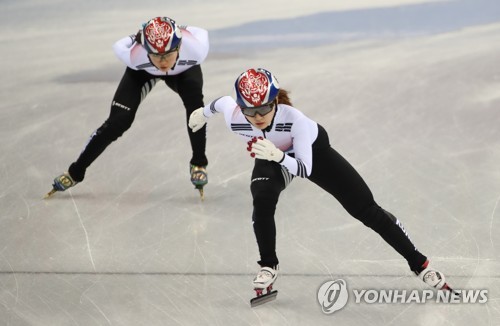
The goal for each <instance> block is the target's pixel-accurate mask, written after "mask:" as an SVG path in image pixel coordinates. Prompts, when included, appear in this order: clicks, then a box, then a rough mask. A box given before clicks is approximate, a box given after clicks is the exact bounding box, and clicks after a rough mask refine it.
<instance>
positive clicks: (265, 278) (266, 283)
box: [250, 266, 278, 307]
mask: <svg viewBox="0 0 500 326" xmlns="http://www.w3.org/2000/svg"><path fill="white" fill-rule="evenodd" d="M277 277H278V267H277V266H276V269H274V268H271V267H262V268H261V269H260V271H259V273H258V274H257V276H256V277H255V278H254V279H253V287H254V291H255V294H256V297H255V298H253V299H251V300H250V305H251V306H252V307H255V306H258V305H261V304H263V303H266V302H269V301H272V300H274V299H276V296H277V295H278V291H277V290H275V291H273V284H274V282H275V281H276V278H277ZM264 290H265V291H266V293H264Z"/></svg>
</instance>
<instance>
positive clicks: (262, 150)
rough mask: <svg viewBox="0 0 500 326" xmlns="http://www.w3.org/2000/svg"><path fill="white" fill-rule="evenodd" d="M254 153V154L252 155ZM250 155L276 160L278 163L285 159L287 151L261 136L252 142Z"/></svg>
mask: <svg viewBox="0 0 500 326" xmlns="http://www.w3.org/2000/svg"><path fill="white" fill-rule="evenodd" d="M252 153H253V154H254V155H252ZM250 155H251V156H252V157H255V158H259V159H261V160H268V161H275V162H278V163H280V162H281V161H283V159H284V158H285V153H283V152H282V151H281V150H280V149H279V148H277V147H276V146H274V144H273V143H272V142H270V141H269V140H267V139H260V138H259V139H257V141H255V142H253V143H252V145H251V154H250Z"/></svg>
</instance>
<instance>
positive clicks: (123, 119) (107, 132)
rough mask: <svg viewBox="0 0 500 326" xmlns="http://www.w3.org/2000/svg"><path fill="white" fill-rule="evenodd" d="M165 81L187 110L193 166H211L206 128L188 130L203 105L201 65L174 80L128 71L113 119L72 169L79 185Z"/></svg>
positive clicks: (115, 99) (113, 107)
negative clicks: (145, 101) (143, 103)
mask: <svg viewBox="0 0 500 326" xmlns="http://www.w3.org/2000/svg"><path fill="white" fill-rule="evenodd" d="M159 80H163V81H164V82H165V83H166V84H167V86H168V87H169V88H170V89H172V90H173V91H174V92H176V93H178V94H179V96H180V98H181V99H182V102H183V104H184V107H185V108H186V129H187V131H188V134H189V140H190V143H191V149H192V157H191V160H190V163H191V164H194V165H198V166H203V165H207V164H208V160H207V157H206V155H205V146H206V126H204V127H203V128H202V129H201V130H199V131H197V132H196V133H193V132H192V131H191V129H190V128H189V127H188V126H187V121H188V120H189V116H190V114H191V113H192V112H193V111H194V110H196V109H197V108H199V107H202V106H204V104H203V91H202V88H203V75H202V72H201V67H200V66H199V65H196V66H193V67H191V68H190V69H188V70H186V71H185V72H183V73H181V74H178V75H174V76H163V77H159V76H153V75H150V74H148V73H147V72H145V71H141V70H139V71H138V70H133V69H131V68H128V67H127V69H126V70H125V73H124V74H123V77H122V79H121V81H120V84H119V85H118V88H117V90H116V93H115V96H114V97H113V101H112V102H111V111H110V113H109V117H108V118H107V119H106V121H105V122H104V123H103V124H102V126H100V127H99V128H98V129H97V130H96V131H95V132H94V133H93V134H92V135H91V137H90V140H89V142H88V143H87V145H86V146H85V148H84V150H83V152H82V153H81V154H80V156H79V157H78V159H77V160H76V162H74V163H72V164H71V165H70V167H69V173H70V175H71V176H72V177H73V179H75V180H76V181H82V180H83V179H84V177H85V171H86V170H87V168H88V167H89V166H90V165H91V164H92V162H94V160H95V159H96V158H97V157H98V156H99V155H101V153H102V152H104V150H105V149H106V147H108V145H109V144H111V143H112V142H113V141H115V140H116V139H118V137H120V136H121V135H123V133H124V132H125V131H127V130H128V129H129V128H130V126H131V125H132V123H133V122H134V118H135V114H136V113H137V110H138V108H139V105H140V103H141V102H142V100H144V98H145V97H146V96H147V94H148V93H149V92H150V91H151V90H152V88H153V87H154V86H155V84H156V82H157V81H159Z"/></svg>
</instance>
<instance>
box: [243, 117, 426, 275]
mask: <svg viewBox="0 0 500 326" xmlns="http://www.w3.org/2000/svg"><path fill="white" fill-rule="evenodd" d="M318 128H319V133H318V138H317V139H316V141H315V142H314V144H313V168H312V173H311V175H310V176H309V180H311V181H312V182H314V183H315V184H317V185H318V186H319V187H321V188H322V189H324V190H325V191H327V192H328V193H330V194H331V195H332V196H334V197H335V198H336V199H337V200H338V201H339V202H340V204H341V205H342V206H343V207H344V208H345V209H346V211H347V212H348V213H349V214H351V215H352V216H353V217H354V218H356V219H358V220H359V221H361V222H362V223H363V224H364V225H366V226H368V227H369V228H371V229H373V230H374V231H375V232H377V233H378V234H379V235H380V236H381V237H382V238H383V239H384V240H385V241H386V242H387V243H388V244H389V245H391V246H392V247H393V248H394V249H395V250H396V251H397V252H398V253H399V254H401V255H402V256H403V257H404V258H405V259H406V260H407V261H408V265H409V266H410V269H411V270H412V271H419V270H420V269H421V266H422V264H424V262H425V261H426V259H427V258H426V257H425V256H424V255H422V254H421V253H420V252H419V251H418V250H417V249H416V248H415V246H414V245H413V243H412V242H411V240H410V239H409V237H408V235H407V233H406V231H405V230H404V228H403V226H402V224H401V223H400V222H399V220H398V219H397V218H396V217H394V215H392V214H391V213H389V212H387V211H385V210H384V209H382V208H381V207H380V206H379V205H377V203H375V200H374V199H373V195H372V193H371V191H370V189H369V188H368V186H367V185H366V183H365V182H364V180H363V179H362V178H361V176H360V175H359V174H358V173H357V172H356V170H355V169H354V168H353V167H352V166H351V165H350V164H349V162H347V161H346V160H345V159H344V158H343V157H342V156H341V155H340V154H339V153H337V152H336V151H335V150H334V149H333V148H332V147H331V146H330V144H329V140H328V135H327V133H326V131H325V130H324V129H323V128H322V127H321V126H319V125H318ZM283 170H284V168H282V166H281V165H280V164H278V163H276V162H272V161H265V160H259V159H257V160H255V166H254V169H253V172H252V183H251V186H250V189H251V192H252V196H253V207H254V210H253V215H252V220H253V227H254V232H255V236H256V238H257V244H258V246H259V253H260V258H261V260H260V261H259V262H258V263H259V264H260V265H261V266H268V267H273V266H276V265H278V263H279V261H278V257H277V255H276V227H275V222H274V213H275V210H276V204H277V203H278V198H279V195H280V193H281V191H283V190H284V189H285V187H286V185H287V183H288V181H289V179H290V175H289V174H288V172H287V171H283ZM290 181H291V180H290Z"/></svg>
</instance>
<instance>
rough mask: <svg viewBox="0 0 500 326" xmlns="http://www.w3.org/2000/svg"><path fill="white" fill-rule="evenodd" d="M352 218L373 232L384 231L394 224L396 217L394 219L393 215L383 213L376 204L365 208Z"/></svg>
mask: <svg viewBox="0 0 500 326" xmlns="http://www.w3.org/2000/svg"><path fill="white" fill-rule="evenodd" d="M353 216H354V217H355V218H357V219H358V220H359V221H361V222H362V223H363V224H364V225H366V226H367V227H369V228H371V229H374V230H379V229H384V228H386V227H387V226H388V225H389V224H394V223H395V222H396V217H394V215H392V214H391V213H389V212H387V211H385V210H384V209H383V208H382V207H380V206H379V205H377V204H376V203H373V204H372V205H370V206H367V207H365V208H364V209H362V210H360V211H359V212H357V213H355V214H353Z"/></svg>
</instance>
